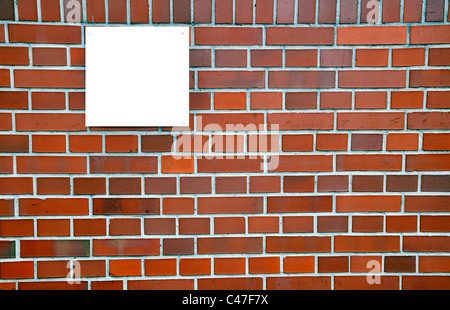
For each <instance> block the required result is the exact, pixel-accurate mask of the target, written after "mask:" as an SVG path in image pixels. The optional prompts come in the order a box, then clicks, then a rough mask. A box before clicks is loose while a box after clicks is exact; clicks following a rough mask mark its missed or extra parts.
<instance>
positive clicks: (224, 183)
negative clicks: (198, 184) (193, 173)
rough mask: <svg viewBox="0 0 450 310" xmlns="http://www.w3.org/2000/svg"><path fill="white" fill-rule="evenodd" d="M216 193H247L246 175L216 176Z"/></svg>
mask: <svg viewBox="0 0 450 310" xmlns="http://www.w3.org/2000/svg"><path fill="white" fill-rule="evenodd" d="M215 184H216V194H226V193H247V178H246V177H216V183H215Z"/></svg>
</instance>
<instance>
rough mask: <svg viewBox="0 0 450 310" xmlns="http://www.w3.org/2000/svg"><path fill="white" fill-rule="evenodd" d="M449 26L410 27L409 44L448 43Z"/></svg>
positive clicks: (449, 41) (449, 36) (449, 35)
mask: <svg viewBox="0 0 450 310" xmlns="http://www.w3.org/2000/svg"><path fill="white" fill-rule="evenodd" d="M449 38H450V25H433V26H411V34H410V42H411V44H441V43H450V39H449Z"/></svg>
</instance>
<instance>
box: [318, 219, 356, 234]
mask: <svg viewBox="0 0 450 310" xmlns="http://www.w3.org/2000/svg"><path fill="white" fill-rule="evenodd" d="M317 231H318V232H348V217H347V216H319V217H318V218H317Z"/></svg>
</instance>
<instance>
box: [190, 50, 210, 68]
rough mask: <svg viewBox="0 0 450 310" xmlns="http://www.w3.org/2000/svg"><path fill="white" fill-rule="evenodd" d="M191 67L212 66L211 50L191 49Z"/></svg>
mask: <svg viewBox="0 0 450 310" xmlns="http://www.w3.org/2000/svg"><path fill="white" fill-rule="evenodd" d="M189 67H211V50H210V49H191V50H189Z"/></svg>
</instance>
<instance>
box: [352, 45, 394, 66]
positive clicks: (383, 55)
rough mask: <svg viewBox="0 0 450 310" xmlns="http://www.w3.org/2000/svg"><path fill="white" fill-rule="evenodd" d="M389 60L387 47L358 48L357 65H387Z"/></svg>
mask: <svg viewBox="0 0 450 310" xmlns="http://www.w3.org/2000/svg"><path fill="white" fill-rule="evenodd" d="M388 60H389V50H387V49H357V50H356V67H386V66H387V65H388Z"/></svg>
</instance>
